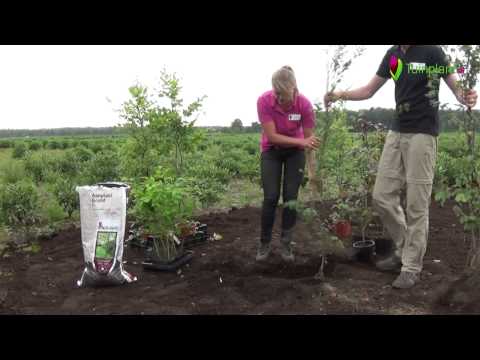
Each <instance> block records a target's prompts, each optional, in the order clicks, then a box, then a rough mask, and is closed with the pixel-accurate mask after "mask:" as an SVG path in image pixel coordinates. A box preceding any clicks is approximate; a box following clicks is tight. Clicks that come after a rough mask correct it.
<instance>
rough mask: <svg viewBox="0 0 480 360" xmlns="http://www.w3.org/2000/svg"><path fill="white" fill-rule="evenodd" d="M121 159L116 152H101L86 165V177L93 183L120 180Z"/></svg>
mask: <svg viewBox="0 0 480 360" xmlns="http://www.w3.org/2000/svg"><path fill="white" fill-rule="evenodd" d="M119 168H120V157H119V156H118V154H117V153H116V152H113V151H106V152H99V153H97V154H95V156H93V158H91V159H90V160H89V161H88V162H87V163H86V165H85V170H84V177H85V179H86V180H87V181H88V182H89V183H91V184H94V183H97V182H103V181H119V180H120V171H119Z"/></svg>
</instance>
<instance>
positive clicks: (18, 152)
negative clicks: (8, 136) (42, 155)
mask: <svg viewBox="0 0 480 360" xmlns="http://www.w3.org/2000/svg"><path fill="white" fill-rule="evenodd" d="M26 153H27V147H26V146H25V144H24V143H23V142H19V143H16V144H15V147H14V148H13V153H12V158H14V159H22V158H23V157H24V156H25V154H26Z"/></svg>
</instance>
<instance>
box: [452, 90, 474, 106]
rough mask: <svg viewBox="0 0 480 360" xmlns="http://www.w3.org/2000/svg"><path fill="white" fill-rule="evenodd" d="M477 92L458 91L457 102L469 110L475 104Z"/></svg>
mask: <svg viewBox="0 0 480 360" xmlns="http://www.w3.org/2000/svg"><path fill="white" fill-rule="evenodd" d="M477 98H478V95H477V92H476V91H475V90H465V91H462V90H460V91H459V92H458V95H457V100H458V101H459V102H460V103H461V104H463V105H465V106H468V107H469V108H473V107H474V106H475V105H476V104H477Z"/></svg>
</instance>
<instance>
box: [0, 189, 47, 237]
mask: <svg viewBox="0 0 480 360" xmlns="http://www.w3.org/2000/svg"><path fill="white" fill-rule="evenodd" d="M40 206H41V204H40V202H39V195H38V190H37V188H36V187H35V185H34V184H33V183H32V182H31V181H30V180H22V181H19V182H17V183H14V184H6V185H2V186H0V219H1V222H2V223H3V224H4V225H6V226H7V227H8V228H10V230H11V231H14V232H20V231H26V232H29V230H30V229H31V228H32V227H33V226H34V225H36V224H37V223H38V222H39V219H40V217H39V212H38V209H39V208H40Z"/></svg>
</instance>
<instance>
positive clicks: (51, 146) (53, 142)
mask: <svg viewBox="0 0 480 360" xmlns="http://www.w3.org/2000/svg"><path fill="white" fill-rule="evenodd" d="M47 147H48V148H49V149H50V150H56V149H61V145H60V143H59V142H58V141H56V140H51V141H50V142H49V143H48V146H47Z"/></svg>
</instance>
